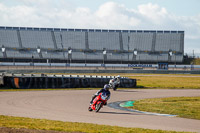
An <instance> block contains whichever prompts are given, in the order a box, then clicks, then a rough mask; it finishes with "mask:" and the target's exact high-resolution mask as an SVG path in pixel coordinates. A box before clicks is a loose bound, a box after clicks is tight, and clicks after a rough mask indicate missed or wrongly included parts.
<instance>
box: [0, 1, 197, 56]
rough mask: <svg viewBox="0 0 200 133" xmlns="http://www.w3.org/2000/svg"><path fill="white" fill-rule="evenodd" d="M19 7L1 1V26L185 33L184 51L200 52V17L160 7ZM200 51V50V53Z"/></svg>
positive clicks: (48, 3) (32, 3) (49, 3)
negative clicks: (181, 31)
mask: <svg viewBox="0 0 200 133" xmlns="http://www.w3.org/2000/svg"><path fill="white" fill-rule="evenodd" d="M14 1H16V2H17V3H18V4H16V6H8V5H6V4H3V3H1V2H0V20H1V21H0V25H2V26H23V27H24V26H27V27H61V28H100V29H136V30H137V29H141V30H184V31H185V33H186V34H185V40H186V41H185V42H186V43H185V50H186V51H187V50H190V49H191V47H190V43H191V44H192V48H194V49H200V44H198V42H200V14H199V15H197V16H177V15H175V14H172V13H169V11H167V9H166V8H164V7H160V6H159V5H157V4H152V3H147V4H143V5H138V7H137V8H136V9H130V8H127V7H126V6H125V5H123V4H119V3H116V2H106V3H104V4H102V5H101V6H99V8H98V9H96V10H95V11H91V9H90V8H88V7H75V6H73V4H72V3H69V2H68V1H66V0H59V2H58V1H55V0H14ZM4 3H5V2H4ZM199 52H200V50H199Z"/></svg>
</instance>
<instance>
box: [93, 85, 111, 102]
mask: <svg viewBox="0 0 200 133" xmlns="http://www.w3.org/2000/svg"><path fill="white" fill-rule="evenodd" d="M102 92H104V93H106V95H107V100H109V99H110V91H109V89H105V88H102V89H101V90H99V91H97V93H96V94H95V95H93V96H92V100H91V101H90V104H92V103H93V100H94V99H95V98H96V97H97V96H98V95H99V94H100V93H102ZM106 104H107V102H106V103H105V105H106Z"/></svg>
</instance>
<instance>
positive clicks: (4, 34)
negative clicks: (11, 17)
mask: <svg viewBox="0 0 200 133" xmlns="http://www.w3.org/2000/svg"><path fill="white" fill-rule="evenodd" d="M0 44H1V45H4V46H6V47H19V42H18V37H17V31H15V30H0Z"/></svg>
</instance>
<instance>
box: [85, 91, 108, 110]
mask: <svg viewBox="0 0 200 133" xmlns="http://www.w3.org/2000/svg"><path fill="white" fill-rule="evenodd" d="M107 98H108V96H107V95H106V93H100V94H99V95H98V96H96V98H95V99H94V100H93V102H92V104H91V105H90V106H89V108H88V111H93V110H94V111H96V112H99V110H100V109H101V108H102V107H103V105H105V104H106V102H107Z"/></svg>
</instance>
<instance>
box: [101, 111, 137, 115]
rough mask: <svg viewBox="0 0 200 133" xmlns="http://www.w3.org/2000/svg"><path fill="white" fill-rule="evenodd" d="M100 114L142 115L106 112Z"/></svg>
mask: <svg viewBox="0 0 200 133" xmlns="http://www.w3.org/2000/svg"><path fill="white" fill-rule="evenodd" d="M99 113H102V114H119V115H140V114H136V113H122V112H104V111H100V112H99Z"/></svg>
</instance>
